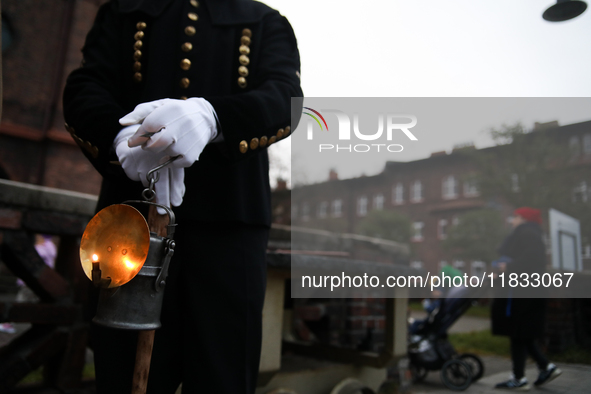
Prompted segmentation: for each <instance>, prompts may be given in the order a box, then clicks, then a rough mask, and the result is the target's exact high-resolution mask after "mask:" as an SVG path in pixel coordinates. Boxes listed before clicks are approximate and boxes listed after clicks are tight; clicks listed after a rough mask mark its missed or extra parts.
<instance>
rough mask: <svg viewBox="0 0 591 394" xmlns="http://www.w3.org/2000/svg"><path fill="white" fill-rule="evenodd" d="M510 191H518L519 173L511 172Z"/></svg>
mask: <svg viewBox="0 0 591 394" xmlns="http://www.w3.org/2000/svg"><path fill="white" fill-rule="evenodd" d="M511 191H512V192H513V193H518V192H519V175H518V174H511Z"/></svg>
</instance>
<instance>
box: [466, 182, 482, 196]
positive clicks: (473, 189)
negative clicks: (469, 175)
mask: <svg viewBox="0 0 591 394" xmlns="http://www.w3.org/2000/svg"><path fill="white" fill-rule="evenodd" d="M478 195H480V192H478V185H477V183H476V179H468V180H466V181H464V196H465V197H477V196H478Z"/></svg>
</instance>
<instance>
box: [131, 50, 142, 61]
mask: <svg viewBox="0 0 591 394" xmlns="http://www.w3.org/2000/svg"><path fill="white" fill-rule="evenodd" d="M141 58H142V51H135V52H134V53H133V60H140V59H141Z"/></svg>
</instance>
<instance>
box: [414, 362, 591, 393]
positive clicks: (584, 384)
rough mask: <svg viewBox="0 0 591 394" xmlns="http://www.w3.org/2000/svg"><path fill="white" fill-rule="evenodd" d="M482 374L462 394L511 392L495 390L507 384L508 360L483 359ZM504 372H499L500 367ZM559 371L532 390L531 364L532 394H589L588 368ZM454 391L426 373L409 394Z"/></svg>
mask: <svg viewBox="0 0 591 394" xmlns="http://www.w3.org/2000/svg"><path fill="white" fill-rule="evenodd" d="M482 361H483V363H484V368H485V373H484V375H485V376H484V377H483V378H481V379H480V380H479V381H477V382H474V383H472V384H471V385H470V387H468V388H467V389H466V390H465V391H464V393H474V394H502V393H505V392H507V391H514V390H498V389H495V388H494V386H495V384H497V383H500V382H503V381H506V380H507V379H508V378H509V372H510V368H511V360H509V359H504V358H502V357H482ZM501 364H502V365H503V368H504V370H503V371H502V372H498V371H497V370H498V368H499V366H500V365H501ZM491 365H494V367H495V368H494V371H491V372H487V370H488V369H489V367H490V366H491ZM558 368H560V369H561V370H562V375H560V376H559V377H557V378H556V379H554V380H553V381H551V382H548V383H546V384H544V385H543V386H541V387H534V386H533V382H534V381H535V380H536V379H537V377H538V369H537V367H536V365H535V364H533V363H532V364H530V365H529V366H528V367H527V369H526V371H525V376H527V379H528V380H529V383H530V385H531V386H532V389H531V390H530V391H531V392H532V393H536V392H537V393H540V394H567V393H568V394H589V393H591V365H579V364H558ZM452 392H453V391H451V390H449V389H447V388H446V387H445V386H444V385H443V383H442V382H441V379H440V377H439V371H436V372H429V374H428V375H427V377H426V378H425V381H424V382H421V383H418V384H414V385H413V386H412V388H411V391H410V393H412V394H427V393H428V394H444V393H445V394H450V393H452Z"/></svg>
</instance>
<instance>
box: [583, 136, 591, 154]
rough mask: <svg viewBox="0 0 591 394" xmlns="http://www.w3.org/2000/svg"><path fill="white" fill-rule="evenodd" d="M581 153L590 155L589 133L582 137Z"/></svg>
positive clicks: (590, 138) (590, 140) (590, 137)
mask: <svg viewBox="0 0 591 394" xmlns="http://www.w3.org/2000/svg"><path fill="white" fill-rule="evenodd" d="M583 153H585V154H586V155H591V134H589V133H587V134H585V135H584V136H583Z"/></svg>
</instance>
